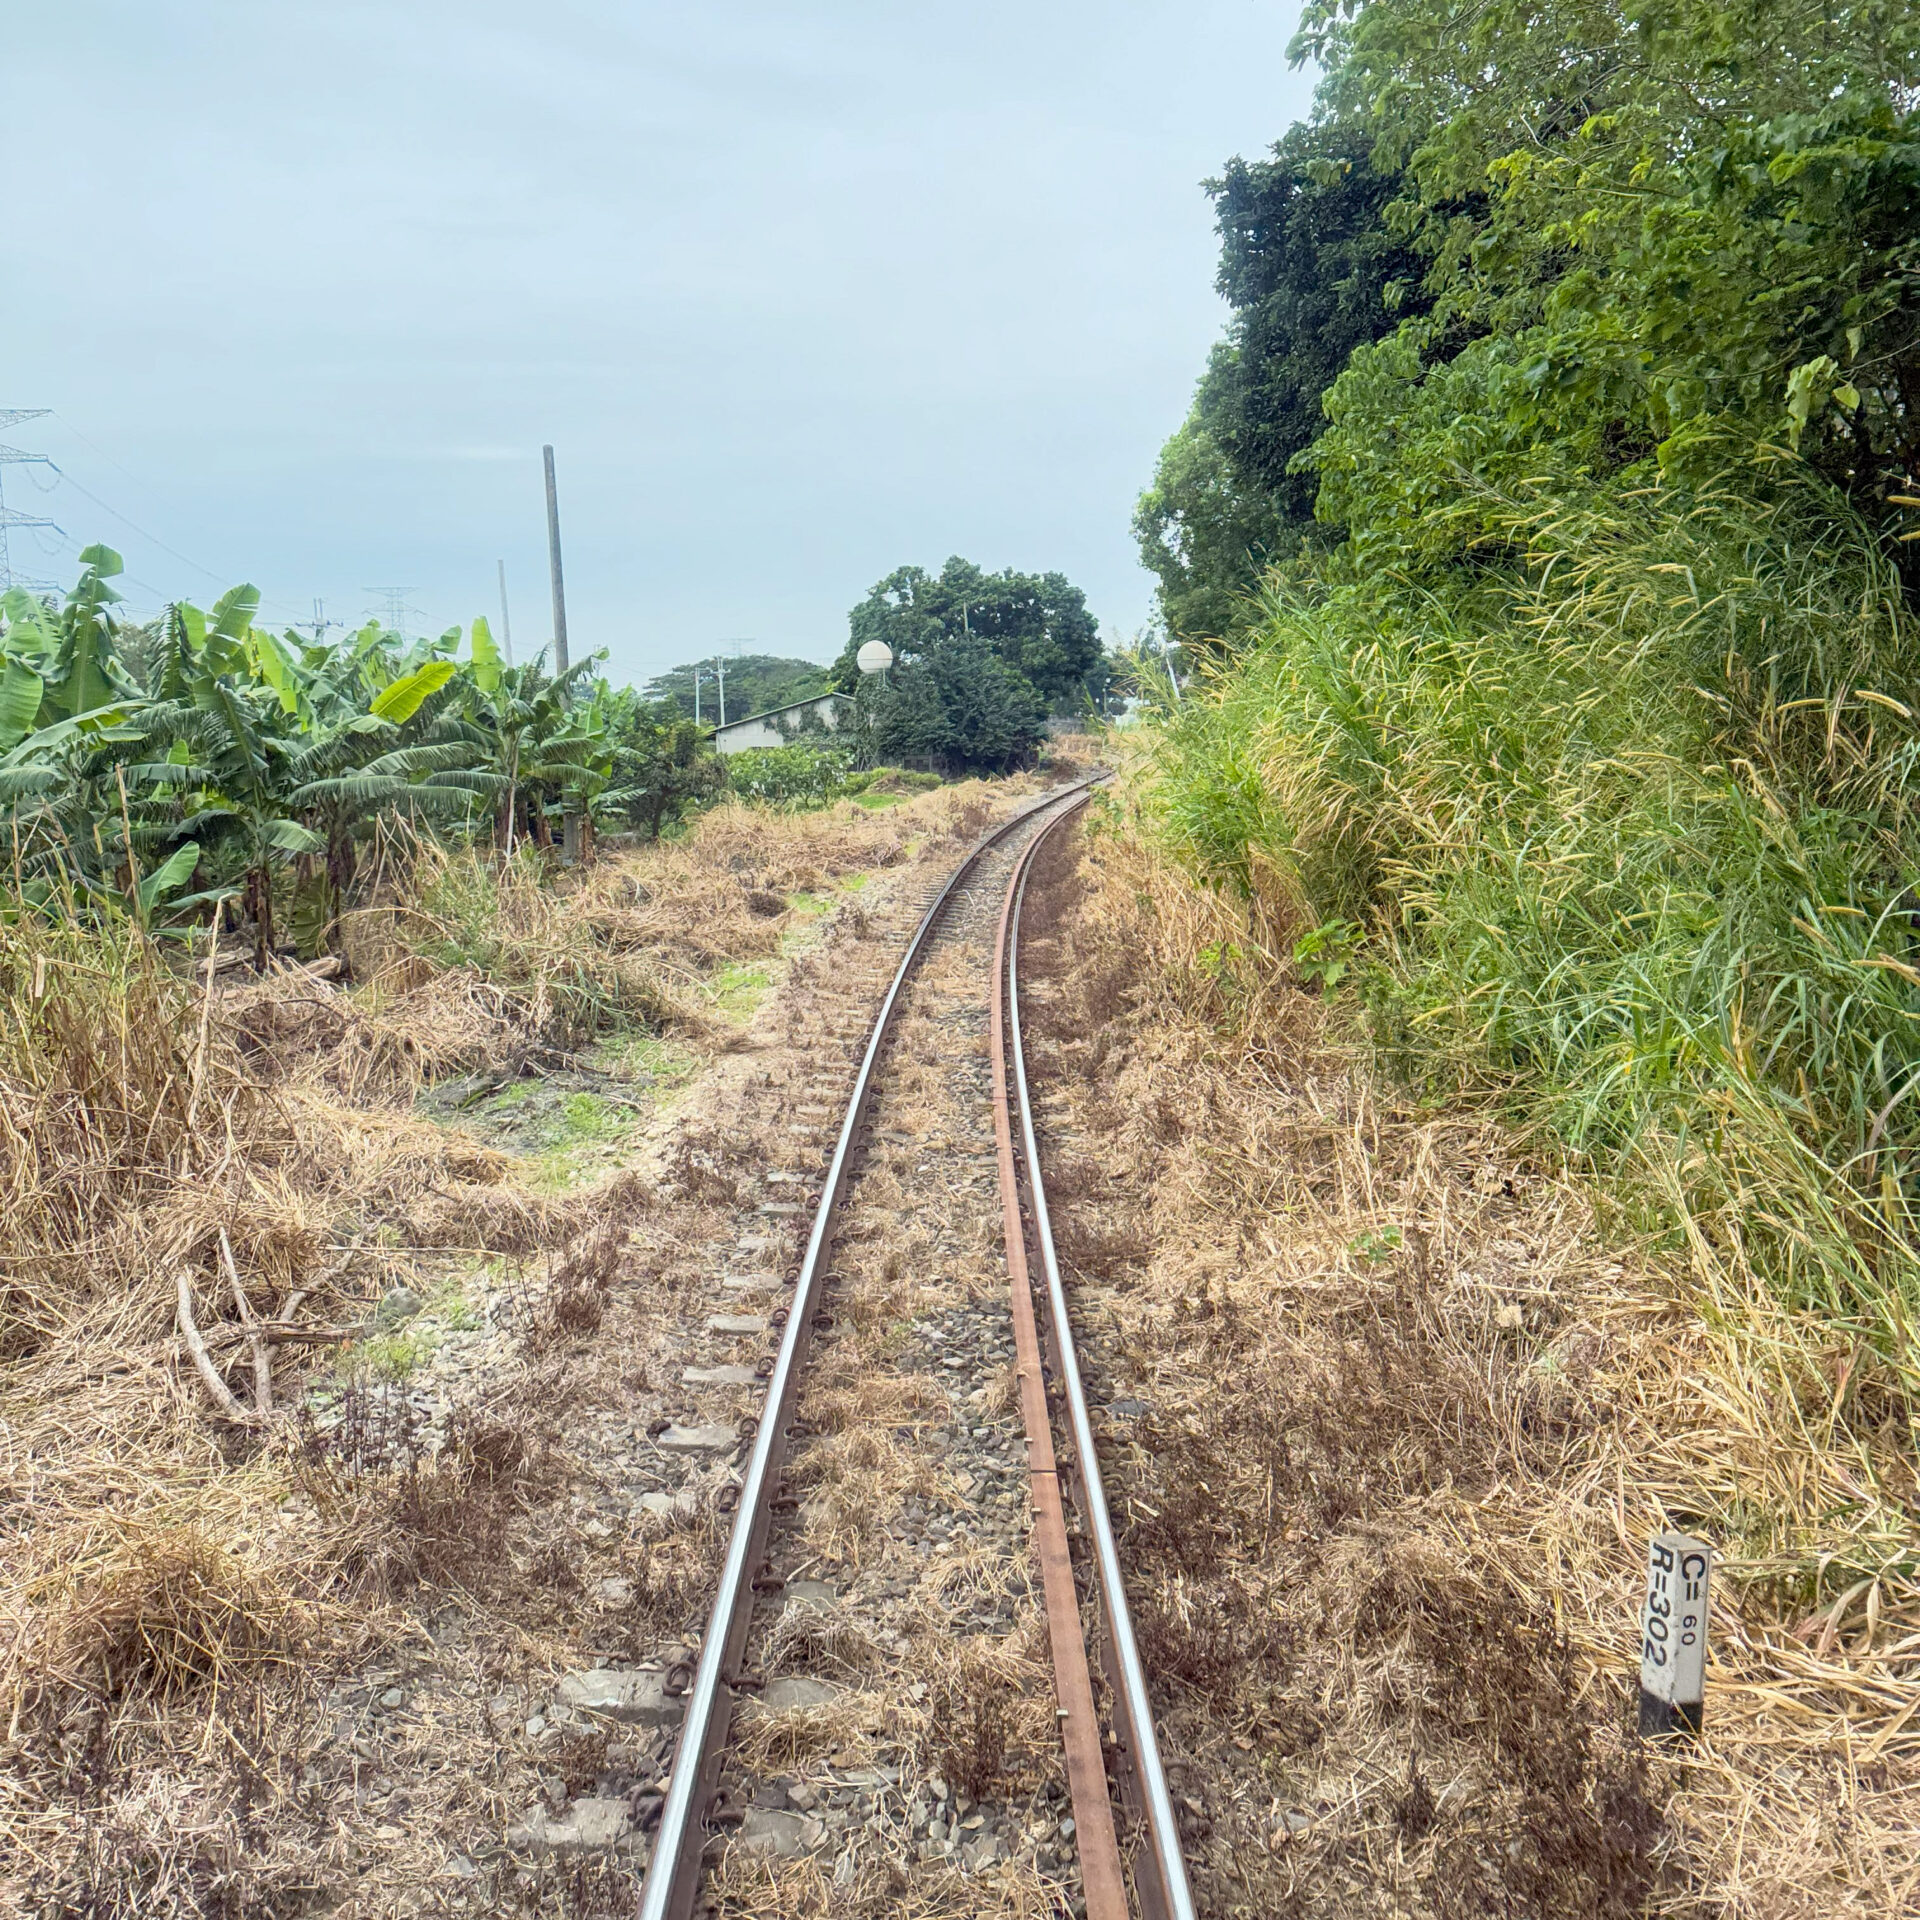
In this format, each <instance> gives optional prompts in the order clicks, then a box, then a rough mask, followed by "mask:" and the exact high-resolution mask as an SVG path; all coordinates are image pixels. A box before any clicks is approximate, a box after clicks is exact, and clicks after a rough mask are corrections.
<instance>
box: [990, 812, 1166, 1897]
mask: <svg viewBox="0 0 1920 1920" xmlns="http://www.w3.org/2000/svg"><path fill="white" fill-rule="evenodd" d="M1082 804H1084V803H1082ZM1077 811H1078V806H1076V807H1074V808H1073V809H1070V810H1069V812H1077ZM1068 817H1069V814H1066V813H1063V814H1062V815H1061V816H1060V818H1059V819H1057V820H1054V821H1050V822H1049V823H1048V825H1047V826H1046V827H1044V828H1042V829H1041V831H1040V832H1039V833H1037V834H1035V835H1034V837H1033V839H1032V840H1031V841H1030V842H1029V843H1028V845H1027V847H1026V849H1025V851H1024V852H1023V853H1022V855H1021V858H1020V863H1019V866H1018V868H1017V869H1016V871H1015V874H1014V878H1013V881H1012V883H1011V885H1010V888H1009V896H1010V898H1009V909H1010V911H1009V915H1008V927H1007V960H1006V995H1007V1029H1008V1031H1007V1040H1008V1047H1007V1052H1008V1054H1009V1056H1010V1058H1011V1062H1012V1067H1013V1080H1014V1086H1015V1090H1016V1092H1017V1094H1018V1096H1019V1103H1020V1137H1021V1145H1022V1148H1023V1149H1024V1159H1025V1162H1026V1175H1027V1198H1028V1203H1029V1205H1030V1206H1031V1208H1032V1212H1033V1238H1034V1241H1035V1243H1036V1244H1037V1246H1038V1248H1039V1251H1040V1259H1041V1265H1042V1267H1043V1268H1044V1270H1045V1273H1046V1292H1047V1314H1048V1320H1049V1322H1050V1325H1051V1332H1052V1334H1053V1346H1054V1353H1055V1356H1056V1358H1057V1360H1058V1363H1059V1374H1060V1384H1061V1387H1062V1390H1063V1393H1064V1396H1065V1399H1066V1404H1067V1423H1068V1429H1069V1433H1070V1435H1071V1439H1072V1452H1073V1455H1074V1458H1075V1464H1076V1466H1077V1469H1078V1473H1079V1479H1080V1491H1081V1505H1082V1507H1083V1508H1084V1511H1085V1517H1086V1522H1087V1528H1088V1532H1089V1534H1090V1535H1091V1538H1092V1542H1093V1555H1094V1564H1095V1568H1096V1572H1097V1575H1098V1580H1099V1588H1100V1598H1101V1611H1102V1614H1103V1615H1104V1619H1105V1625H1106V1631H1107V1645H1108V1651H1109V1653H1110V1655H1111V1659H1112V1667H1113V1672H1112V1679H1113V1682H1114V1686H1113V1693H1114V1717H1115V1721H1116V1723H1117V1728H1116V1730H1117V1732H1118V1734H1119V1737H1120V1742H1121V1746H1122V1749H1123V1752H1124V1755H1125V1758H1126V1760H1127V1762H1128V1765H1129V1767H1130V1771H1131V1774H1132V1779H1131V1781H1130V1782H1129V1785H1130V1787H1131V1789H1132V1792H1133V1794H1134V1795H1136V1796H1137V1797H1138V1800H1139V1803H1140V1807H1141V1811H1142V1812H1143V1814H1144V1816H1145V1824H1146V1829H1147V1838H1148V1842H1149V1845H1148V1854H1149V1859H1150V1861H1151V1865H1152V1868H1153V1875H1152V1878H1151V1879H1146V1880H1143V1879H1142V1878H1141V1877H1140V1875H1139V1874H1138V1873H1137V1872H1136V1875H1135V1885H1136V1888H1137V1890H1138V1892H1139V1894H1140V1897H1141V1905H1142V1908H1143V1910H1144V1911H1145V1913H1146V1914H1147V1916H1148V1920H1194V1907H1193V1892H1192V1889H1191V1888H1190V1887H1189V1886H1188V1884H1187V1867H1186V1860H1185V1858H1184V1856H1183V1855H1182V1853H1181V1850H1180V1827H1179V1823H1178V1822H1177V1821H1176V1819H1175V1818H1174V1812H1173V1799H1172V1796H1171V1795H1170V1794H1169V1793H1168V1791H1167V1776H1166V1769H1165V1768H1164V1766H1163V1765H1162V1764H1161V1760H1160V1743H1159V1740H1158V1739H1157V1738H1156V1736H1155V1734H1154V1730H1153V1704H1152V1702H1151V1700H1149V1698H1148V1696H1147V1682H1146V1674H1145V1672H1144V1671H1143V1670H1142V1668H1141V1664H1140V1650H1139V1647H1138V1645H1137V1644H1136V1643H1135V1640H1134V1635H1133V1616H1132V1614H1131V1613H1130V1611H1129V1610H1128V1607H1127V1589H1126V1582H1125V1580H1124V1579H1123V1578H1122V1575H1121V1569H1120V1549H1119V1546H1118V1543H1117V1542H1116V1541H1115V1539H1114V1535H1113V1520H1112V1517H1111V1515H1110V1514H1109V1513H1108V1511H1107V1494H1106V1486H1105V1483H1104V1482H1103V1481H1102V1479H1101V1476H1100V1459H1099V1454H1098V1451H1097V1449H1096V1448H1095V1445H1094V1437H1093V1422H1092V1419H1091V1418H1090V1417H1089V1415H1088V1412H1087V1393H1086V1387H1085V1385H1084V1383H1083V1382H1082V1380H1081V1378H1080V1360H1079V1355H1078V1352H1077V1350H1076V1348H1075V1346H1074V1340H1073V1325H1072V1322H1071V1321H1070V1319H1069V1318H1068V1315H1067V1294H1066V1288H1065V1286H1064V1285H1063V1284H1062V1282H1061V1279H1060V1262H1059V1260H1058V1258H1057V1257H1056V1255H1055V1253H1054V1247H1053V1222H1052V1218H1051V1216H1050V1215H1049V1213H1048V1211H1047V1189H1046V1182H1045V1180H1044V1179H1043V1178H1042V1176H1041V1172H1040V1148H1039V1143H1038V1141H1037V1140H1036V1139H1035V1137H1034V1130H1033V1102H1032V1099H1031V1097H1030V1096H1029V1093H1028V1089H1027V1062H1026V1054H1025V1051H1024V1049H1023V1047H1022V1045H1021V1039H1020V915H1021V910H1022V908H1023V907H1024V906H1025V904H1026V897H1027V882H1028V880H1029V879H1030V878H1031V877H1032V873H1033V865H1034V858H1035V856H1036V855H1037V853H1038V852H1039V850H1040V848H1041V846H1042V844H1043V843H1044V842H1045V841H1046V839H1047V838H1048V836H1049V835H1050V834H1051V833H1052V832H1053V831H1054V829H1055V828H1056V827H1058V826H1059V825H1060V824H1061V823H1062V821H1064V820H1065V819H1066V818H1068Z"/></svg>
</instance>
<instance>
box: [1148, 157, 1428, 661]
mask: <svg viewBox="0 0 1920 1920" xmlns="http://www.w3.org/2000/svg"><path fill="white" fill-rule="evenodd" d="M1372 147H1373V141H1372V139H1371V137H1370V136H1369V135H1368V133H1367V131H1366V130H1365V128H1364V127H1362V126H1360V125H1358V124H1356V123H1354V122H1352V121H1342V120H1334V121H1331V122H1326V123H1318V122H1316V123H1311V124H1305V125H1299V126H1295V127H1292V128H1290V129H1289V130H1288V132H1287V133H1286V135H1285V136H1284V137H1283V138H1282V139H1281V140H1279V141H1278V142H1277V143H1276V144H1275V146H1274V148H1273V150H1272V157H1271V158H1270V159H1266V160H1258V161H1251V162H1250V161H1247V160H1243V159H1239V158H1235V159H1232V160H1229V161H1228V162H1227V165H1226V168H1225V170H1224V171H1223V173H1222V174H1221V177H1220V178H1219V179H1217V180H1211V181H1209V182H1208V183H1207V191H1208V192H1209V193H1210V194H1211V195H1212V196H1213V200H1214V206H1215V210H1216V217H1217V221H1218V225H1219V230H1220V238H1221V255H1220V270H1219V275H1218V278H1217V281H1216V284H1217V285H1218V287H1219V290H1220V292H1221V293H1222V294H1223V295H1224V296H1225V297H1226V300H1227V302H1228V304H1229V305H1230V307H1231V308H1232V310H1233V318H1232V321H1231V322H1230V324H1229V326H1228V330H1227V337H1226V339H1225V340H1224V341H1223V342H1221V343H1220V344H1219V345H1218V346H1216V347H1215V348H1214V350H1213V353H1212V355H1211V356H1210V358H1209V359H1208V362H1207V370H1206V372H1205V374H1204V375H1203V376H1202V378H1201V381H1200V385H1199V389H1198V391H1197V392H1196V394H1195V396H1194V403H1193V408H1192V411H1191V412H1190V413H1189V414H1188V416H1187V418H1186V420H1185V422H1184V423H1183V424H1182V425H1181V427H1180V429H1179V430H1178V432H1176V433H1175V434H1174V435H1173V437H1172V438H1171V439H1170V440H1169V441H1168V442H1167V444H1166V446H1165V447H1164V448H1163V449H1162V450H1161V454H1160V458H1159V462H1158V464H1157V466H1156V468H1155V472H1154V477H1153V484H1152V485H1151V486H1150V487H1149V488H1148V489H1147V491H1146V492H1145V493H1143V494H1142V495H1141V497H1140V503H1139V506H1138V507H1137V509H1136V510H1135V514H1134V523H1133V524H1134V536H1135V538H1136V539H1137V541H1138V542H1139V545H1140V555H1141V560H1142V562H1143V564H1144V565H1145V566H1146V567H1147V568H1148V569H1149V571H1151V572H1152V573H1154V574H1155V575H1156V576H1157V577H1158V579H1159V582H1160V605H1161V611H1162V614H1163V615H1164V617H1165V619H1166V623H1167V627H1168V630H1169V631H1170V632H1171V633H1172V635H1173V636H1174V637H1175V638H1176V639H1178V640H1184V641H1192V640H1198V639H1203V638H1215V637H1218V636H1221V635H1224V634H1227V633H1229V632H1231V631H1232V629H1233V628H1234V627H1235V625H1236V624H1238V622H1239V621H1240V620H1241V618H1242V617H1243V613H1244V611H1245V596H1246V594H1247V593H1248V591H1249V590H1250V589H1251V588H1252V587H1253V586H1254V584H1255V583H1256V582H1257V581H1258V579H1259V578H1260V575H1261V573H1262V572H1263V571H1264V569H1265V568H1266V567H1267V566H1268V565H1269V564H1271V563H1272V562H1274V561H1276V560H1281V559H1285V558H1286V557H1287V556H1288V555H1290V554H1292V553H1294V552H1295V551H1297V550H1298V548H1299V546H1300V544H1301V542H1302V540H1303V539H1305V538H1306V537H1307V536H1308V535H1309V533H1310V532H1311V530H1312V528H1313V526H1314V496H1315V493H1316V491H1317V486H1318V482H1317V480H1316V478H1315V476H1314V475H1313V474H1312V473H1310V472H1305V471H1302V470H1301V468H1300V467H1299V466H1298V465H1297V464H1296V462H1297V461H1298V458H1299V456H1300V455H1301V454H1302V453H1304V452H1305V451H1306V449H1307V448H1308V447H1309V446H1311V445H1312V443H1313V442H1314V440H1316V439H1317V438H1318V437H1319V435H1320V433H1321V431H1322V430H1323V428H1324V427H1325V425H1326V421H1325V418H1324V416H1323V414H1322V412H1321V395H1322V394H1323V393H1324V392H1325V390H1326V389H1327V388H1328V387H1330V386H1331V385H1332V384H1333V382H1334V380H1335V378H1336V377H1337V376H1338V375H1339V373H1340V371H1341V369H1342V368H1343V367H1344V366H1345V365H1346V362H1347V356H1348V355H1349V354H1350V353H1351V352H1352V350H1353V349H1354V348H1355V347H1356V346H1360V345H1363V344H1365V343H1367V342H1370V341H1373V340H1377V339H1379V338H1380V337H1381V335H1383V334H1385V333H1388V332H1390V331H1392V330H1393V329H1394V328H1395V327H1396V326H1398V325H1399V324H1400V322H1401V320H1402V319H1403V318H1406V317H1408V316H1411V315H1415V314H1419V313H1424V312H1425V311H1426V310H1427V308H1428V307H1429V306H1430V304H1431V301H1430V298H1429V296H1428V295H1427V293H1426V291H1425V289H1424V285H1423V281H1424V274H1425V264H1426V263H1425V261H1424V260H1423V259H1422V257H1421V256H1420V255H1419V254H1417V253H1416V252H1414V251H1413V250H1412V249H1411V248H1410V247H1409V246H1408V245H1407V244H1406V243H1405V242H1404V241H1403V240H1401V239H1399V238H1398V237H1396V236H1395V235H1394V234H1393V233H1392V232H1390V231H1389V229H1388V226H1387V224H1386V209H1387V207H1388V205H1389V204H1390V202H1391V201H1392V199H1393V197H1394V194H1395V192H1396V190H1397V189H1398V186H1399V176H1398V174H1397V173H1396V172H1394V171H1392V170H1385V171H1383V170H1379V169H1377V168H1376V166H1375V163H1374V159H1373V156H1372Z"/></svg>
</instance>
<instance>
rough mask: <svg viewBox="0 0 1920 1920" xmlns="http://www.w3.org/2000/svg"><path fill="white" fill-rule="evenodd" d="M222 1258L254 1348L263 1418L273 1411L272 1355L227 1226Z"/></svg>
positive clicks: (256, 1389)
mask: <svg viewBox="0 0 1920 1920" xmlns="http://www.w3.org/2000/svg"><path fill="white" fill-rule="evenodd" d="M220 1258H221V1260H222V1261H223V1262H224V1263H225V1264H226V1269H227V1284H228V1285H229V1286H231V1287H232V1288H233V1304H234V1305H235V1306H236V1307H238V1308H239V1309H240V1324H241V1325H242V1326H243V1327H245V1328H246V1330H247V1344H248V1345H249V1346H250V1347H251V1348H252V1349H253V1404H254V1407H255V1409H256V1410H257V1411H258V1413H259V1415H260V1418H261V1419H262V1420H264V1419H266V1417H267V1416H268V1415H269V1414H270V1413H272V1411H273V1357H272V1355H271V1354H269V1353H268V1351H267V1342H266V1336H265V1335H264V1334H262V1333H261V1331H260V1326H259V1322H258V1321H256V1320H255V1319H254V1317H253V1308H252V1307H251V1306H250V1305H249V1304H248V1301H247V1290H246V1288H244V1287H243V1286H242V1285H241V1284H240V1269H239V1267H238V1266H236V1265H235V1264H234V1258H233V1242H232V1241H231V1240H229V1239H228V1238H227V1230H226V1228H225V1227H222V1228H221V1229H220Z"/></svg>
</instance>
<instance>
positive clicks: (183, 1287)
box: [177, 1267, 260, 1427]
mask: <svg viewBox="0 0 1920 1920" xmlns="http://www.w3.org/2000/svg"><path fill="white" fill-rule="evenodd" d="M177 1284H178V1288H179V1314H180V1337H181V1339H183V1340H184V1341H185V1342H186V1343H187V1351H188V1352H189V1353H190V1354H192V1355H193V1364H194V1365H195V1366H196V1367H198V1368H199V1370H200V1378H201V1379H202V1380H203V1381H204V1382H205V1383H206V1388H207V1391H208V1392H209V1393H210V1394H212V1395H213V1399H214V1404H215V1405H216V1406H217V1407H218V1408H219V1409H220V1411H221V1412H222V1413H224V1414H225V1415H226V1416H227V1418H228V1419H229V1420H232V1421H235V1422H236V1423H237V1424H239V1425H240V1426H243V1427H257V1426H258V1425H259V1424H260V1416H259V1415H258V1414H257V1413H254V1412H252V1411H251V1410H250V1409H249V1408H246V1407H243V1406H242V1405H241V1404H240V1402H239V1401H238V1400H236V1399H235V1398H234V1397H233V1389H232V1388H231V1387H229V1386H228V1385H227V1383H226V1382H225V1381H224V1380H222V1379H221V1378H220V1369H219V1368H218V1367H216V1366H215V1365H214V1364H213V1355H212V1354H210V1353H209V1352H208V1351H207V1343H206V1341H204V1340H203V1339H202V1338H201V1337H200V1329H199V1328H198V1327H197V1326H196V1325H195V1324H194V1319H193V1276H192V1275H191V1274H190V1273H188V1271H187V1269H186V1268H185V1267H182V1268H181V1269H180V1272H179V1274H178V1276H177Z"/></svg>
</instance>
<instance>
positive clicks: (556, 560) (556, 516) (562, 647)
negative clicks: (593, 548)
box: [540, 447, 567, 674]
mask: <svg viewBox="0 0 1920 1920" xmlns="http://www.w3.org/2000/svg"><path fill="white" fill-rule="evenodd" d="M540 452H541V455H542V457H543V458H544V459H545V461H546V463H547V564H548V567H549V568H550V570H551V571H552V574H553V670H554V672H555V673H556V674H564V673H565V672H566V670H567V584H566V581H565V579H564V578H563V576H562V574H561V572H560V496H559V494H558V493H557V492H556V491H555V489H554V484H553V449H552V448H551V447H542V448H541V449H540Z"/></svg>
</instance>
